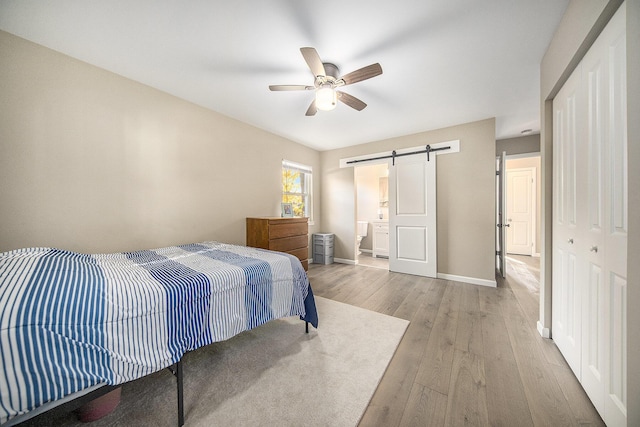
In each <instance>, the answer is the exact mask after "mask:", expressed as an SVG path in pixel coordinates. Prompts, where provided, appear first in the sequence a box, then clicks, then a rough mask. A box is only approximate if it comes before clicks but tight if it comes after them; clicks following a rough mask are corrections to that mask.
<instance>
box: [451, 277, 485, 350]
mask: <svg viewBox="0 0 640 427" xmlns="http://www.w3.org/2000/svg"><path fill="white" fill-rule="evenodd" d="M459 286H460V293H461V299H460V309H459V312H458V328H457V330H456V341H455V348H456V349H458V350H461V351H468V352H471V353H475V354H477V355H478V356H481V357H482V355H483V347H482V317H483V314H482V313H481V311H480V294H479V292H478V286H475V285H468V284H464V283H460V284H459Z"/></svg>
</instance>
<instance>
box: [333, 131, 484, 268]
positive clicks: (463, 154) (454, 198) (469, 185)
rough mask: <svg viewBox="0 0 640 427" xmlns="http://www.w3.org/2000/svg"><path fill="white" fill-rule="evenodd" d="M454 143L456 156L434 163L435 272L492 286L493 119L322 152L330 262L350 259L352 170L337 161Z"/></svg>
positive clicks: (352, 240)
mask: <svg viewBox="0 0 640 427" xmlns="http://www.w3.org/2000/svg"><path fill="white" fill-rule="evenodd" d="M455 139H459V140H460V146H461V148H460V152H459V153H453V154H444V155H440V156H438V160H437V161H438V163H437V192H438V194H437V203H438V209H437V215H438V218H437V222H438V230H437V231H438V273H444V274H450V275H457V276H463V277H469V278H475V279H483V280H489V281H494V280H495V120H494V119H487V120H482V121H478V122H474V123H468V124H463V125H459V126H453V127H449V128H445V129H439V130H434V131H429V132H423V133H418V134H413V135H407V136H402V137H398V138H392V139H386V140H382V141H376V142H371V143H368V144H362V145H358V146H354V147H348V148H344V149H339V150H331V151H324V152H322V153H321V158H322V176H323V187H322V211H321V215H322V219H323V220H322V229H323V230H324V231H325V232H331V233H335V235H336V242H335V257H336V258H343V259H347V260H353V259H354V256H355V221H356V212H355V202H354V200H355V186H354V169H353V168H342V169H341V168H340V165H339V160H340V159H341V158H347V157H352V156H359V155H365V154H371V153H378V152H384V151H390V150H394V149H400V148H408V147H417V146H426V145H427V144H435V143H438V142H445V141H451V140H455Z"/></svg>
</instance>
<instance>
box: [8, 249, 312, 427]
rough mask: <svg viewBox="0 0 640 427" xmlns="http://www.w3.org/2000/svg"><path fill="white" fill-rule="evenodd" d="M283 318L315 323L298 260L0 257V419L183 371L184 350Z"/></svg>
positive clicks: (226, 252)
mask: <svg viewBox="0 0 640 427" xmlns="http://www.w3.org/2000/svg"><path fill="white" fill-rule="evenodd" d="M287 316H300V318H301V319H302V320H304V321H306V322H308V323H311V324H312V325H313V326H315V327H317V324H318V323H317V322H318V318H317V313H316V309H315V301H314V299H313V292H312V291H311V287H310V286H309V281H308V279H307V275H306V273H305V271H304V269H303V268H302V265H301V263H300V261H299V260H298V259H297V258H295V257H294V256H291V255H288V254H285V253H281V252H272V251H267V250H264V249H256V248H250V247H244V246H236V245H229V244H224V243H218V242H203V243H197V244H189V245H181V246H172V247H167V248H161V249H155V250H145V251H136V252H123V253H116V254H93V255H89V254H80V253H75V252H70V251H65V250H60V249H54V248H29V249H20V250H15V251H11V252H5V253H1V254H0V355H1V357H2V370H1V372H0V424H3V423H5V422H8V423H9V424H13V423H15V422H16V421H18V420H21V418H24V417H29V414H30V413H32V412H37V410H39V409H40V410H41V409H42V408H46V405H50V404H51V402H54V404H55V402H58V401H60V400H69V399H73V398H74V397H75V396H80V395H83V394H86V393H87V392H88V391H91V392H93V390H94V389H96V388H100V387H102V386H106V387H107V388H108V387H113V386H116V385H118V384H123V383H126V382H128V381H132V380H135V379H138V378H141V377H143V376H145V375H148V374H151V373H153V372H156V371H158V370H161V369H164V368H170V367H175V370H174V373H176V374H179V372H176V371H178V370H180V371H181V365H180V361H181V358H182V356H183V355H184V354H185V353H186V352H189V351H192V350H195V349H197V348H199V347H202V346H205V345H208V344H211V343H214V342H218V341H223V340H226V339H228V338H231V337H233V336H234V335H237V334H239V333H240V332H243V331H246V330H250V329H252V328H255V327H257V326H259V325H261V324H264V323H266V322H268V321H270V320H272V319H277V318H281V317H287ZM308 323H307V324H308ZM178 381H179V383H178V393H179V395H180V396H181V393H182V390H181V376H179V377H178ZM178 404H179V406H180V407H181V405H182V402H181V397H179V402H178ZM180 411H181V409H180ZM181 422H182V414H181V413H180V414H179V423H181Z"/></svg>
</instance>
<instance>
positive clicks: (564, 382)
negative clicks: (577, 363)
mask: <svg viewBox="0 0 640 427" xmlns="http://www.w3.org/2000/svg"><path fill="white" fill-rule="evenodd" d="M551 370H552V371H553V374H554V375H555V377H556V379H557V380H558V384H559V385H560V389H561V390H562V393H563V394H564V396H565V398H566V399H567V402H568V403H569V407H570V408H571V412H572V413H573V416H574V418H575V419H576V421H577V423H578V425H580V426H604V425H605V424H604V421H602V418H600V414H598V411H597V410H596V408H595V407H594V406H593V404H592V403H591V401H590V400H589V397H588V396H587V393H586V392H585V391H584V389H583V388H582V386H581V385H580V382H579V381H578V379H577V378H576V377H575V375H573V372H571V369H570V368H569V367H568V366H567V365H566V364H565V366H556V365H553V366H551Z"/></svg>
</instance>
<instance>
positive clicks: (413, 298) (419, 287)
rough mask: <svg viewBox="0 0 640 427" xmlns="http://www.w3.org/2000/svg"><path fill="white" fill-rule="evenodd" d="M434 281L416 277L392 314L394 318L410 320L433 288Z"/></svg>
mask: <svg viewBox="0 0 640 427" xmlns="http://www.w3.org/2000/svg"><path fill="white" fill-rule="evenodd" d="M433 282H434V279H431V278H428V277H416V278H415V279H414V283H413V286H412V288H411V290H410V291H409V293H408V294H407V296H406V297H405V298H404V300H403V301H402V303H401V304H400V306H399V307H398V308H397V309H396V311H394V312H393V316H394V317H398V318H400V319H405V320H411V318H412V317H413V315H414V313H415V312H416V310H417V309H418V307H420V306H421V305H422V304H423V302H424V300H425V299H426V297H427V294H428V292H429V290H430V289H431V288H432V286H433Z"/></svg>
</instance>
